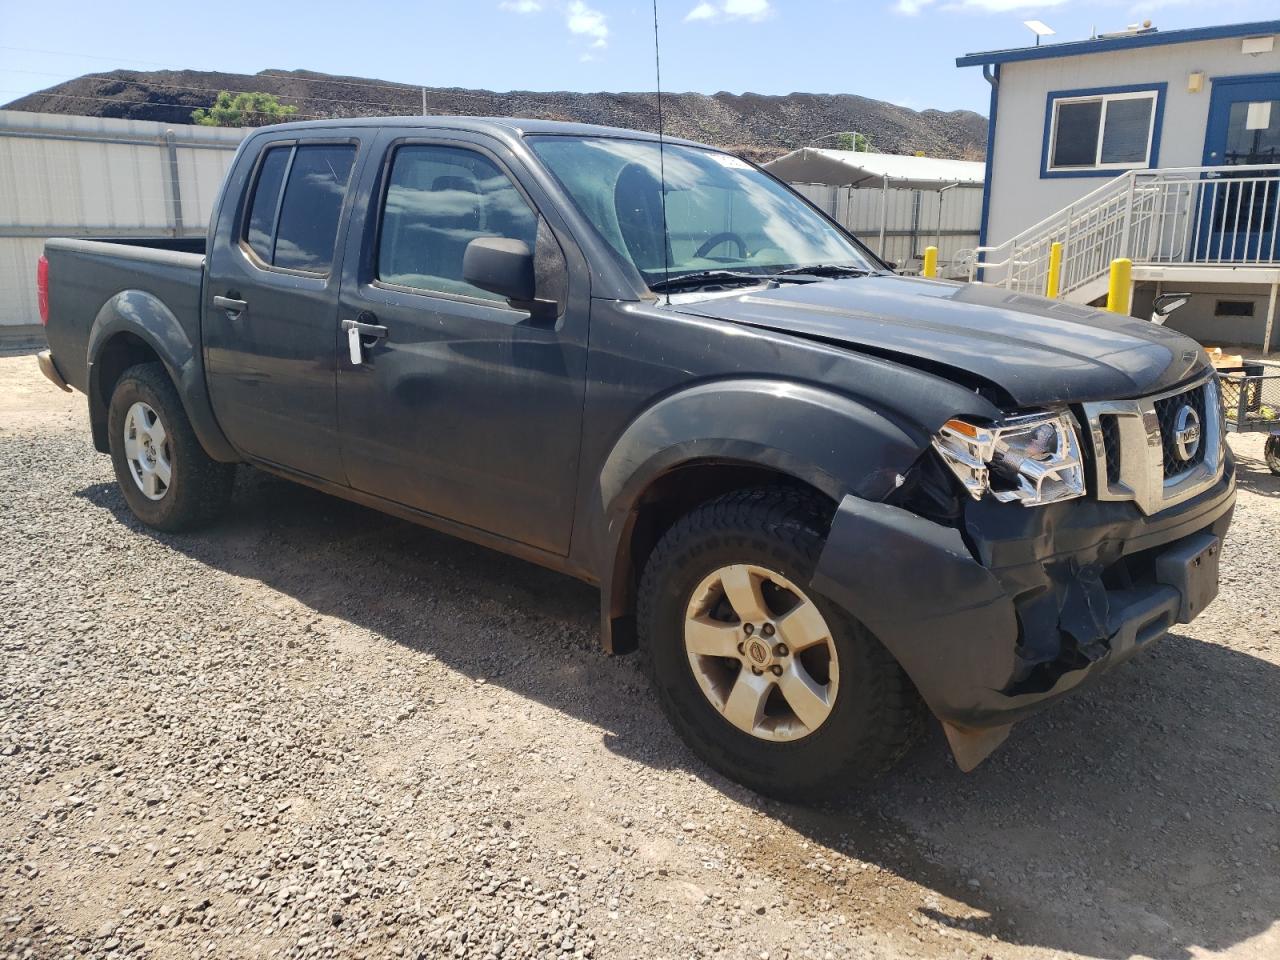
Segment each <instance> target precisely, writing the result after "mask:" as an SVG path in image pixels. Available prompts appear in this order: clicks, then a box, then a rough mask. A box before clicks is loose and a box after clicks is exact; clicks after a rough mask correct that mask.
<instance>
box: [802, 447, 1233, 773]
mask: <svg viewBox="0 0 1280 960" xmlns="http://www.w3.org/2000/svg"><path fill="white" fill-rule="evenodd" d="M1234 507H1235V468H1234V464H1233V463H1232V462H1231V460H1230V457H1229V455H1228V459H1227V461H1226V463H1225V465H1224V470H1223V473H1222V477H1221V479H1220V480H1219V481H1218V482H1217V483H1216V484H1215V485H1214V486H1212V487H1210V488H1209V489H1207V490H1205V491H1204V492H1203V493H1201V494H1200V495H1198V496H1196V497H1195V498H1193V499H1191V500H1188V501H1185V502H1184V503H1181V504H1178V505H1177V506H1175V507H1171V508H1169V509H1167V510H1164V511H1162V512H1160V513H1158V514H1156V515H1154V516H1143V515H1142V514H1141V513H1140V512H1139V511H1138V510H1137V508H1136V507H1135V506H1134V505H1133V504H1132V503H1123V502H1104V501H1097V500H1093V499H1087V500H1072V501H1067V502H1064V503H1060V504H1053V505H1050V506H1046V507H1032V508H1027V507H1023V506H1020V505H1018V504H1002V503H996V502H993V501H992V500H990V498H987V499H984V500H982V501H978V502H970V503H969V504H968V505H967V507H966V512H965V515H964V520H963V524H962V528H961V529H957V528H953V527H945V526H942V525H940V524H937V523H934V522H932V521H930V520H926V519H924V518H922V517H919V516H917V515H915V514H913V513H910V512H909V511H907V510H904V509H901V508H899V507H894V506H889V505H887V504H882V503H871V502H868V501H866V500H860V499H858V498H856V497H846V498H845V500H844V501H843V502H842V503H841V504H840V507H839V509H838V510H837V512H836V516H835V519H834V520H833V522H832V526H831V532H830V534H829V535H828V538H827V544H826V547H825V549H824V550H823V553H822V556H821V557H820V559H819V562H818V566H817V570H816V572H815V574H814V578H813V586H814V588H815V589H817V590H819V591H820V592H822V593H824V594H826V595H827V596H829V597H831V598H832V599H833V600H835V601H836V602H837V603H839V604H840V605H841V606H843V607H844V608H845V609H846V610H848V611H850V612H851V613H852V614H853V615H854V616H856V617H857V618H858V619H859V620H860V621H861V622H862V623H864V624H865V625H866V626H867V627H868V629H870V630H871V631H872V632H874V633H875V634H876V636H877V637H879V638H880V640H881V642H882V643H884V645H885V647H886V648H888V650H889V651H890V652H891V653H892V654H893V655H894V657H896V658H897V660H898V662H899V663H900V664H901V665H902V667H903V669H904V670H905V671H906V672H907V674H908V675H909V676H910V677H911V679H912V681H913V682H914V683H915V685H916V688H917V689H918V690H919V691H920V694H921V696H922V697H923V698H924V700H925V702H926V703H927V704H928V706H929V708H930V709H931V710H932V711H933V713H934V714H936V715H937V716H938V718H939V719H940V720H942V721H943V724H944V726H945V727H946V728H947V732H948V735H949V736H950V737H951V739H952V744H953V746H956V742H957V735H961V734H964V733H966V732H968V733H974V732H980V731H984V730H986V731H992V732H998V736H995V737H994V738H992V737H990V736H988V737H987V738H986V740H987V741H991V740H993V739H994V742H991V743H990V746H989V747H987V748H985V749H984V750H983V751H982V755H983V756H985V754H986V753H987V752H989V750H990V749H991V748H993V747H994V746H995V745H996V744H998V743H999V741H1000V740H1001V739H1003V732H1005V731H1007V728H1008V725H1009V724H1011V723H1013V722H1015V721H1017V720H1020V719H1022V718H1023V717H1025V716H1027V715H1029V714H1031V713H1034V712H1035V711H1037V710H1039V709H1041V708H1043V707H1044V706H1046V705H1047V704H1049V703H1051V702H1052V701H1053V700H1055V699H1057V698H1058V697H1060V696H1062V695H1063V694H1065V693H1067V692H1068V691H1070V690H1073V689H1075V688H1077V687H1079V686H1080V685H1081V684H1082V683H1084V682H1085V681H1086V680H1089V679H1091V678H1093V677H1096V676H1097V675H1098V674H1100V673H1102V672H1104V671H1105V670H1107V669H1109V668H1110V667H1112V666H1114V665H1116V664H1118V663H1121V662H1123V661H1124V660H1126V659H1128V658H1129V657H1131V656H1133V655H1134V654H1135V653H1137V652H1138V651H1139V650H1141V649H1143V648H1144V647H1146V646H1148V645H1149V644H1150V643H1152V642H1153V641H1154V640H1156V639H1158V638H1159V637H1161V636H1163V635H1164V634H1165V633H1166V632H1167V631H1168V630H1169V628H1170V627H1172V626H1173V625H1174V624H1175V623H1177V622H1186V621H1187V620H1189V619H1190V618H1191V617H1192V616H1195V615H1196V614H1198V613H1199V606H1200V605H1201V604H1202V602H1203V601H1204V600H1205V599H1206V597H1208V596H1211V595H1212V591H1211V590H1210V591H1207V592H1206V590H1205V586H1206V584H1205V582H1204V581H1205V580H1206V579H1207V578H1212V580H1213V584H1212V586H1213V587H1214V588H1215V589H1216V554H1214V553H1213V552H1212V551H1207V547H1208V546H1209V545H1210V543H1211V540H1212V539H1213V538H1217V542H1218V543H1219V544H1220V543H1221V540H1222V538H1223V536H1224V535H1225V534H1226V531H1227V527H1228V526H1229V524H1230V522H1231V514H1232V511H1233V509H1234ZM1202 554H1203V556H1202ZM1199 560H1203V561H1204V562H1205V563H1206V564H1210V563H1211V564H1212V568H1211V569H1208V568H1207V569H1206V570H1205V571H1204V572H1203V575H1201V576H1200V577H1199V581H1200V582H1197V583H1190V582H1188V579H1187V578H1186V577H1185V576H1182V575H1181V574H1180V572H1179V571H1182V570H1185V568H1186V565H1187V564H1189V563H1193V562H1197V561H1199ZM960 752H961V751H960V749H959V748H957V756H958V757H959V755H960ZM978 759H979V760H980V759H981V757H978ZM976 762H977V761H974V763H975V764H976ZM962 765H963V764H962Z"/></svg>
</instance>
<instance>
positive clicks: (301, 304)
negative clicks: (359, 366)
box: [203, 130, 373, 483]
mask: <svg viewBox="0 0 1280 960" xmlns="http://www.w3.org/2000/svg"><path fill="white" fill-rule="evenodd" d="M342 133H343V132H342V131H334V130H324V131H323V137H320V136H315V137H314V138H303V139H298V138H281V139H279V140H272V141H268V142H267V143H266V145H265V147H264V148H263V149H262V150H261V152H260V153H259V154H258V156H257V158H256V160H255V161H254V163H253V165H252V171H251V173H250V174H249V176H248V177H244V178H241V180H240V181H239V182H232V183H228V185H227V190H228V194H227V198H226V200H225V201H224V208H225V209H224V210H223V211H222V213H221V214H220V216H219V223H218V227H217V230H216V232H215V238H214V242H213V243H212V244H211V248H210V251H209V260H208V267H207V280H206V283H205V288H204V304H203V309H204V329H203V339H204V346H205V364H206V366H205V369H206V370H207V371H208V380H209V391H210V396H211V398H212V401H213V406H214V410H215V411H216V413H217V416H218V422H219V424H220V425H221V426H222V429H223V431H224V432H225V433H226V435H227V438H228V439H229V440H230V441H231V443H232V444H233V445H234V446H235V447H236V448H237V449H238V450H240V451H241V452H242V453H245V454H247V455H249V456H250V457H252V458H254V459H257V460H263V461H267V462H269V463H272V464H276V465H279V466H283V467H287V468H289V469H291V470H295V471H298V472H301V473H306V474H309V475H311V476H314V477H320V478H322V479H325V480H330V481H333V482H337V483H342V482H344V477H343V473H342V458H341V456H340V454H339V451H338V439H337V406H336V403H337V398H336V393H335V391H336V386H335V362H336V355H337V343H338V339H337V325H338V319H337V313H338V287H339V279H340V265H341V257H340V252H341V250H342V245H341V244H340V243H338V238H339V237H340V236H341V230H342V228H343V226H344V225H345V220H346V216H347V214H346V206H347V204H346V202H345V201H346V198H347V195H348V187H349V185H350V183H351V180H352V172H353V169H354V167H355V161H356V156H357V153H358V150H359V146H360V142H359V138H360V137H361V136H365V137H367V138H368V139H370V140H372V138H373V137H372V135H370V134H368V133H353V136H352V137H351V138H349V139H348V138H346V137H344V136H342ZM237 187H238V188H239V189H238V190H237V189H236V188H237ZM233 190H234V191H235V192H231V191H233Z"/></svg>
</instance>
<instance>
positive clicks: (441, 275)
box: [378, 145, 538, 300]
mask: <svg viewBox="0 0 1280 960" xmlns="http://www.w3.org/2000/svg"><path fill="white" fill-rule="evenodd" d="M537 234H538V221H537V217H536V216H535V215H534V212H533V210H532V209H531V208H530V207H529V204H528V203H527V202H526V201H525V199H524V197H523V196H522V195H521V194H520V192H519V191H518V190H517V189H516V188H515V185H514V184H512V182H511V180H510V178H508V177H507V175H506V174H505V173H503V172H502V170H501V169H499V167H498V166H497V165H496V164H495V163H494V162H493V161H492V160H490V159H489V158H488V157H485V156H484V155H483V154H480V153H476V152H475V151H472V150H467V149H464V148H460V147H437V146H425V145H423V146H416V145H409V146H404V147H401V148H400V149H398V150H397V151H396V154H395V158H394V160H393V161H392V165H391V176H390V179H389V181H388V184H387V195H386V200H385V204H384V207H383V212H382V230H381V233H380V235H379V239H378V279H379V280H382V281H383V282H385V283H395V284H399V285H400V286H405V287H416V288H418V289H422V290H432V291H438V292H441V293H451V294H457V295H460V296H467V297H476V298H479V299H485V300H501V299H502V298H501V297H500V296H498V295H497V294H495V293H490V292H489V291H487V290H481V289H480V288H478V287H473V286H472V285H471V284H469V283H467V282H465V281H464V280H463V279H462V257H463V254H464V253H465V251H466V249H467V244H468V243H470V242H471V241H472V240H474V239H476V238H477V237H505V238H508V239H513V240H523V241H524V242H525V243H526V244H528V246H529V249H530V250H533V249H534V243H535V241H536V239H537Z"/></svg>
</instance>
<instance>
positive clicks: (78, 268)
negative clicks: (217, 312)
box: [44, 237, 205, 392]
mask: <svg viewBox="0 0 1280 960" xmlns="http://www.w3.org/2000/svg"><path fill="white" fill-rule="evenodd" d="M44 250H45V257H46V258H47V259H48V261H49V322H48V326H47V327H46V331H45V334H46V337H47V338H48V341H49V347H50V349H51V350H52V351H53V355H54V357H56V358H57V363H58V369H59V370H60V372H61V373H62V376H63V378H64V379H65V380H66V381H67V383H68V384H70V385H71V386H73V387H75V388H76V389H77V390H80V391H82V392H84V391H87V389H88V347H89V340H90V336H91V333H92V331H93V327H94V323H95V321H97V320H98V318H99V316H100V315H103V314H104V307H106V306H107V305H108V304H109V303H112V302H113V301H114V304H115V306H114V309H113V310H111V311H107V312H108V313H113V312H117V311H124V312H128V311H129V310H130V309H131V302H134V301H138V300H143V299H146V300H155V301H159V303H161V304H163V306H164V308H166V309H167V310H168V311H170V312H171V313H172V314H173V315H174V316H175V317H176V318H177V319H178V321H179V323H180V325H181V327H182V329H183V330H184V331H185V332H186V334H187V337H188V339H189V341H190V342H191V343H193V344H198V343H199V342H200V336H199V333H200V295H201V284H202V282H203V276H204V260H205V256H204V251H205V238H203V237H192V238H172V237H166V238H155V239H151V238H147V239H136V240H134V239H131V240H79V239H75V240H72V239H53V240H49V241H47V242H46V243H45V247H44Z"/></svg>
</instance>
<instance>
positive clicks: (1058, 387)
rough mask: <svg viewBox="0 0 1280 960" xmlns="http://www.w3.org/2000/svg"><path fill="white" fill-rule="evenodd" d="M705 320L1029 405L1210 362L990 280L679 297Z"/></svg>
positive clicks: (1168, 337)
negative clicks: (924, 370)
mask: <svg viewBox="0 0 1280 960" xmlns="http://www.w3.org/2000/svg"><path fill="white" fill-rule="evenodd" d="M678 309H680V310H682V311H684V312H686V313H692V314H697V315H699V316H704V317H714V318H717V319H721V320H729V321H733V322H735V323H743V324H749V325H751V326H755V327H763V328H765V329H769V330H776V331H781V332H784V333H794V334H797V335H800V336H804V337H812V338H816V339H821V340H824V341H828V342H831V343H837V344H841V345H845V346H848V347H849V348H851V349H853V350H859V349H862V350H866V351H867V352H872V353H876V354H879V355H882V356H890V357H895V358H901V359H902V360H903V361H904V362H906V363H910V362H911V358H918V359H920V360H922V361H925V363H926V364H928V365H930V366H933V365H941V366H943V367H949V368H952V369H954V370H957V371H964V372H967V373H969V374H972V375H974V376H977V377H980V378H982V379H983V380H986V381H988V382H991V383H994V384H996V385H997V386H998V387H1000V388H1002V389H1003V390H1004V391H1005V392H1006V393H1008V394H1009V396H1010V397H1012V398H1013V401H1014V402H1015V403H1016V404H1018V406H1021V407H1035V406H1043V405H1047V404H1053V403H1074V402H1081V401H1092V400H1119V399H1125V398H1129V397H1137V396H1143V395H1145V394H1150V393H1156V392H1158V391H1160V390H1162V389H1164V388H1166V387H1171V386H1174V385H1176V384H1178V383H1179V382H1181V381H1183V380H1185V379H1187V378H1188V377H1189V376H1191V374H1192V373H1194V372H1195V371H1196V370H1197V369H1199V368H1200V367H1201V366H1202V365H1203V364H1204V363H1205V360H1204V356H1203V351H1202V350H1201V349H1200V347H1199V345H1198V344H1196V343H1195V342H1194V341H1193V340H1190V339H1189V338H1187V337H1185V336H1183V335H1182V334H1180V333H1175V332H1174V331H1172V330H1168V329H1166V328H1164V327H1161V326H1157V325H1156V324H1153V323H1151V322H1149V321H1147V320H1135V319H1133V318H1129V317H1120V316H1117V315H1115V314H1113V313H1107V312H1104V311H1101V310H1095V309H1093V308H1092V307H1084V306H1079V305H1077V304H1071V303H1065V302H1062V301H1055V300H1046V299H1045V298H1043V297H1035V296H1029V295H1027V294H1022V293H1014V292H1011V291H1009V290H1004V289H1001V288H998V287H987V286H981V285H978V284H955V283H944V282H939V281H935V280H922V279H917V278H909V277H895V276H870V277H854V278H850V279H845V280H826V281H822V282H819V283H805V284H783V285H781V286H778V287H776V288H773V289H769V290H764V291H753V292H751V293H745V294H742V295H741V296H736V297H723V296H721V297H715V298H712V299H706V300H697V301H694V302H688V301H686V302H684V303H681V304H678Z"/></svg>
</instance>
